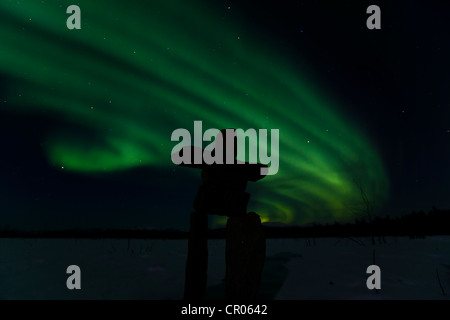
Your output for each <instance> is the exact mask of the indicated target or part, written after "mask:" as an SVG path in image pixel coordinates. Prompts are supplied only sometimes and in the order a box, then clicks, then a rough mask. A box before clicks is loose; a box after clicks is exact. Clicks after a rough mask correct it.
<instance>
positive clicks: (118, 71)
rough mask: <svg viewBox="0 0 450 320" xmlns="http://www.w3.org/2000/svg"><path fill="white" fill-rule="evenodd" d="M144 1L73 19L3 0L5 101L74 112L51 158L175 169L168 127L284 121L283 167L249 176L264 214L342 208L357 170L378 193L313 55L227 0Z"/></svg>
mask: <svg viewBox="0 0 450 320" xmlns="http://www.w3.org/2000/svg"><path fill="white" fill-rule="evenodd" d="M139 3H141V2H133V3H132V2H128V1H115V2H112V1H103V0H102V1H79V2H77V3H76V4H78V5H79V6H80V8H81V17H82V19H81V24H82V29H81V30H68V29H67V28H66V19H67V17H68V16H69V15H68V14H66V8H67V7H68V6H69V5H71V4H74V3H71V2H70V1H56V0H55V1H23V2H18V1H2V2H0V38H1V39H2V43H1V50H0V72H1V74H2V75H3V76H5V77H7V78H8V79H9V85H8V86H7V87H6V88H2V89H3V90H4V91H5V96H6V98H7V99H5V100H6V101H7V102H6V103H3V104H2V107H3V108H8V111H10V112H15V113H19V114H20V113H36V114H46V115H52V116H54V117H57V118H58V119H61V121H64V123H72V124H73V125H74V127H73V128H72V127H70V126H68V127H67V128H65V129H62V130H55V131H51V132H49V134H48V136H47V140H46V141H45V144H44V145H45V148H46V149H45V151H46V155H47V157H48V161H49V162H50V163H51V164H52V165H54V167H55V169H56V170H60V168H62V167H64V170H68V171H71V172H76V173H79V174H86V175H89V174H91V173H97V172H114V171H117V170H126V169H129V168H133V167H139V166H147V167H152V168H155V169H158V170H173V167H174V165H173V164H172V162H171V159H170V153H171V150H172V147H173V146H174V145H175V143H174V142H171V141H170V135H171V133H172V131H173V130H175V129H177V128H186V129H188V130H190V131H192V130H193V122H194V121H195V120H202V121H203V127H204V130H205V129H206V128H231V127H233V128H243V129H244V130H245V129H247V128H256V129H259V128H265V129H272V128H273V129H279V130H280V154H279V156H280V165H279V172H278V173H277V174H276V175H274V176H267V177H266V178H265V179H263V180H261V181H260V182H257V183H255V184H253V185H251V186H249V189H250V190H251V192H252V200H251V202H250V205H249V209H250V210H252V211H256V212H258V213H259V214H260V215H261V216H262V217H263V218H264V221H280V222H284V223H303V222H310V221H318V222H322V221H334V220H345V219H346V218H351V217H352V215H353V214H354V210H355V208H357V207H358V206H360V205H361V197H360V194H359V191H358V189H357V188H356V186H355V184H354V179H357V180H360V181H362V183H363V184H364V186H365V188H366V192H367V193H368V195H369V197H370V199H372V200H373V203H375V204H382V203H383V202H384V201H385V200H386V199H387V197H388V192H389V183H388V177H387V173H386V171H385V169H384V165H383V163H382V160H381V158H380V155H379V154H378V151H377V150H376V149H375V147H374V146H373V144H372V143H371V140H370V138H369V137H368V136H366V135H365V133H364V132H363V131H362V130H361V128H359V127H357V126H356V125H355V124H354V123H352V121H351V120H350V118H349V117H346V116H345V115H344V112H342V108H341V106H340V103H339V101H336V99H334V97H333V95H332V89H333V88H327V87H322V86H321V84H320V83H319V82H317V81H315V80H314V74H313V72H312V69H311V68H310V67H306V66H307V64H308V61H302V58H301V57H294V56H292V55H291V54H289V53H287V52H283V51H282V50H281V49H280V50H278V48H277V47H275V46H273V45H272V44H271V42H270V41H262V39H263V38H262V36H261V35H260V34H258V33H257V30H254V29H252V26H251V25H246V22H245V20H243V19H231V18H227V14H228V13H227V8H226V5H221V6H220V8H219V6H218V5H217V6H214V5H212V4H209V5H205V4H204V5H203V6H200V5H199V3H197V2H189V3H187V2H185V1H174V0H170V1H166V0H165V1H162V0H158V1H146V2H142V4H139ZM205 3H206V2H205ZM294 59H295V61H294ZM302 64H303V65H305V67H304V68H302V67H301V65H302ZM311 79H313V80H311ZM328 92H330V93H329V94H328ZM74 128H77V129H74ZM192 175H196V176H198V175H199V172H198V171H194V170H192ZM155 184H156V182H155Z"/></svg>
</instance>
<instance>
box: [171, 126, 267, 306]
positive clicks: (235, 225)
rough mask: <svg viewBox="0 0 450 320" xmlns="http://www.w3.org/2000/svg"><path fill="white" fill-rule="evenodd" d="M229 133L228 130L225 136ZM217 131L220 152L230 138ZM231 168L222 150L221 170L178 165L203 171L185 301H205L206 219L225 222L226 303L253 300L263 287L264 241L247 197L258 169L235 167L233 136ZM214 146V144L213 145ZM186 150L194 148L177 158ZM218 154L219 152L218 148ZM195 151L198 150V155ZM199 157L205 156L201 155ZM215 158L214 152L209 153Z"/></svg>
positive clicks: (193, 215) (243, 165) (192, 218)
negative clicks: (220, 146) (223, 217)
mask: <svg viewBox="0 0 450 320" xmlns="http://www.w3.org/2000/svg"><path fill="white" fill-rule="evenodd" d="M228 131H230V130H228ZM225 132H226V130H221V133H222V141H223V143H222V146H227V143H226V139H227V138H228V139H229V136H228V135H227V134H226V133H225ZM233 139H234V154H233V159H234V160H235V163H233V164H228V163H227V164H225V159H227V158H226V148H223V149H222V150H223V159H224V161H223V163H224V164H206V163H205V162H203V161H202V163H201V164H194V161H191V164H180V166H187V167H191V168H196V169H201V177H202V185H201V186H200V187H199V188H198V192H197V195H196V197H195V200H194V209H195V211H193V212H192V213H191V216H190V231H189V240H188V257H187V262H186V279H185V289H184V298H185V300H189V301H199V300H203V299H204V298H205V294H206V285H207V268H208V239H207V233H208V217H207V215H208V214H210V215H219V216H227V217H228V220H227V226H226V249H225V251H226V252H225V260H226V275H225V299H227V300H230V299H233V300H236V299H237V300H248V299H255V298H256V297H257V294H258V289H259V285H260V282H261V274H262V271H263V267H264V261H265V256H266V240H265V235H264V230H263V228H262V225H261V219H260V217H259V215H258V214H256V213H255V212H250V213H247V204H248V201H249V199H250V194H249V193H247V192H245V189H246V187H247V183H248V181H253V182H254V181H258V180H260V179H262V178H263V177H264V176H263V175H261V173H260V172H261V168H262V167H266V166H265V165H262V164H250V163H242V162H241V163H237V160H236V154H237V143H236V142H237V139H236V135H235V133H234V135H233ZM216 141H217V139H216ZM186 148H190V149H191V150H190V151H191V156H193V155H194V152H195V150H196V148H197V147H193V146H190V147H185V148H183V149H181V150H180V151H179V152H180V155H182V154H183V152H186ZM216 148H217V146H216ZM197 151H198V150H197ZM201 152H203V150H201ZM213 154H214V151H213Z"/></svg>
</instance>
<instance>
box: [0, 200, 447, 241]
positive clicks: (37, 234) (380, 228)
mask: <svg viewBox="0 0 450 320" xmlns="http://www.w3.org/2000/svg"><path fill="white" fill-rule="evenodd" d="M264 229H265V232H266V237H267V238H316V237H374V236H409V237H411V238H423V237H425V236H427V235H450V210H439V209H437V208H436V207H434V206H433V208H432V209H431V210H430V211H429V212H428V213H425V212H424V211H420V212H412V213H410V214H407V215H403V216H401V217H398V218H390V217H389V216H387V217H385V218H380V217H375V218H374V219H373V220H372V221H370V222H369V221H366V220H365V219H356V220H355V221H354V223H338V222H335V223H333V224H317V225H312V226H308V227H305V226H282V227H274V226H268V225H264ZM188 236H189V232H186V231H179V230H173V229H169V230H156V229H151V230H150V229H134V230H118V229H91V230H54V231H18V230H13V229H10V228H4V229H2V230H0V238H85V239H106V238H111V239H113V238H117V239H127V238H128V239H187V238H188ZM225 237H226V230H225V229H224V228H222V229H213V230H209V231H208V238H210V239H223V238H225Z"/></svg>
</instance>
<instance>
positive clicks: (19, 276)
mask: <svg viewBox="0 0 450 320" xmlns="http://www.w3.org/2000/svg"><path fill="white" fill-rule="evenodd" d="M360 241H361V242H362V243H363V244H364V245H362V244H361V243H359V242H360ZM386 242H387V243H382V244H379V243H378V241H377V244H376V245H374V246H372V245H371V242H370V239H367V238H364V239H353V240H352V239H334V238H328V239H315V245H314V241H312V240H311V243H308V242H307V241H306V240H305V239H269V240H267V259H266V263H265V266H264V273H263V279H262V283H261V289H260V295H261V298H262V299H276V300H297V299H449V297H450V237H428V238H426V239H409V238H404V237H402V238H393V237H389V238H386ZM373 249H375V264H377V265H378V266H380V268H381V290H379V291H378V293H376V292H375V291H371V290H369V289H367V287H366V280H367V277H368V276H369V275H368V274H366V269H367V267H368V266H369V265H371V264H373ZM186 253H187V240H133V239H131V240H130V241H128V240H127V239H103V240H84V239H79V240H75V239H68V240H60V239H50V240H46V239H0V299H182V298H183V289H184V272H185V262H186ZM72 264H75V265H78V266H79V267H80V268H81V290H69V289H67V287H66V280H67V277H68V276H69V275H68V274H66V269H67V267H68V266H69V265H72ZM208 267H209V271H208V291H207V298H208V299H222V298H223V293H224V285H223V278H224V275H225V241H224V240H210V241H209V266H208ZM436 270H437V272H436ZM437 274H439V277H440V281H441V285H442V287H443V290H444V291H445V294H446V295H445V296H444V295H443V292H442V289H441V287H440V285H439V282H438V278H437Z"/></svg>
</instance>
